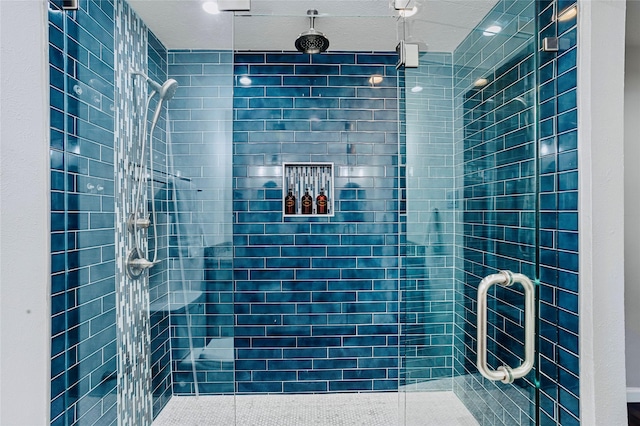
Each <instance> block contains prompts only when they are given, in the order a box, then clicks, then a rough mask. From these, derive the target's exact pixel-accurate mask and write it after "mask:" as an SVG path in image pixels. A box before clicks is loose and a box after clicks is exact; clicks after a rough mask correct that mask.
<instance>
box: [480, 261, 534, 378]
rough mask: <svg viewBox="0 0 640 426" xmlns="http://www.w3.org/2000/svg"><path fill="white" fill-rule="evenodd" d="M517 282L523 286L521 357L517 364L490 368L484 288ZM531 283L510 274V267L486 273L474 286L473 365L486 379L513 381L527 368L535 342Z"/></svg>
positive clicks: (519, 276)
mask: <svg viewBox="0 0 640 426" xmlns="http://www.w3.org/2000/svg"><path fill="white" fill-rule="evenodd" d="M514 283H520V284H521V285H522V287H523V288H524V361H523V362H522V364H520V366H519V367H516V368H511V367H509V366H507V365H503V366H500V367H498V369H497V370H492V369H491V368H490V367H489V366H487V292H488V291H489V288H491V286H492V285H494V284H500V285H501V286H504V287H509V286H511V285H513V284H514ZM534 290H535V288H534V286H533V283H532V282H531V280H530V279H529V278H527V276H526V275H523V274H514V273H513V272H511V271H500V272H499V273H497V274H492V275H487V276H486V277H485V278H484V279H483V280H482V281H480V285H479V286H478V335H477V337H478V348H477V354H478V356H477V367H478V371H480V374H482V375H483V376H484V377H486V378H487V379H489V380H494V381H495V380H500V381H501V382H502V383H513V381H514V380H515V379H519V378H521V377H524V376H526V375H527V373H529V371H531V369H532V368H533V363H534V356H535V354H534V346H535V300H534V298H535V296H534Z"/></svg>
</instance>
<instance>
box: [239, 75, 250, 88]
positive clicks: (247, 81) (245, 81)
mask: <svg viewBox="0 0 640 426" xmlns="http://www.w3.org/2000/svg"><path fill="white" fill-rule="evenodd" d="M238 81H239V82H240V84H242V85H243V86H251V79H250V78H249V77H247V76H246V75H243V76H242V77H240V80H238Z"/></svg>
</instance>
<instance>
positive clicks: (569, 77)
mask: <svg viewBox="0 0 640 426" xmlns="http://www.w3.org/2000/svg"><path fill="white" fill-rule="evenodd" d="M538 7H539V10H538V11H537V12H538V25H539V28H540V37H543V36H558V37H559V39H560V51H559V52H557V53H549V52H543V51H541V50H540V51H538V52H537V54H538V64H539V81H538V84H539V85H540V88H541V89H540V102H541V103H542V104H548V105H549V109H550V110H551V111H552V112H551V113H550V114H549V115H548V116H547V117H545V118H542V117H540V120H541V121H540V129H541V130H540V137H539V146H538V150H539V156H540V164H541V169H540V195H539V197H540V199H539V203H540V211H541V224H540V237H539V238H540V286H539V287H540V289H539V291H540V314H539V317H540V320H539V329H540V343H539V363H540V372H539V378H540V400H541V401H544V402H545V403H544V404H540V409H539V416H540V424H543V425H560V424H561V425H577V424H579V423H580V399H579V397H580V394H579V353H578V341H579V335H578V325H579V315H578V314H579V313H578V186H577V183H578V166H577V156H578V145H577V122H576V114H577V103H576V86H577V79H576V66H577V62H576V59H577V46H576V42H577V26H576V18H575V17H574V18H572V19H570V20H568V21H564V22H560V21H557V20H555V19H553V14H554V10H555V11H556V12H557V13H561V12H562V11H564V10H565V9H568V8H570V7H576V2H575V1H560V0H557V1H555V0H554V1H550V2H540V4H539V6H538ZM543 88H544V90H543ZM541 107H542V105H541ZM542 165H545V167H542Z"/></svg>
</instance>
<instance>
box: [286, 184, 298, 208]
mask: <svg viewBox="0 0 640 426" xmlns="http://www.w3.org/2000/svg"><path fill="white" fill-rule="evenodd" d="M284 212H285V214H296V196H295V195H293V185H291V186H290V187H289V193H288V194H287V196H286V197H284Z"/></svg>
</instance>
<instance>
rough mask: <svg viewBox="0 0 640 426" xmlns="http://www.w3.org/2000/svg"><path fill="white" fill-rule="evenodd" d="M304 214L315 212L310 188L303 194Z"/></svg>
mask: <svg viewBox="0 0 640 426" xmlns="http://www.w3.org/2000/svg"><path fill="white" fill-rule="evenodd" d="M301 202H302V214H312V213H313V198H311V195H309V188H307V190H306V191H305V192H304V195H303V196H302V201H301Z"/></svg>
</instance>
